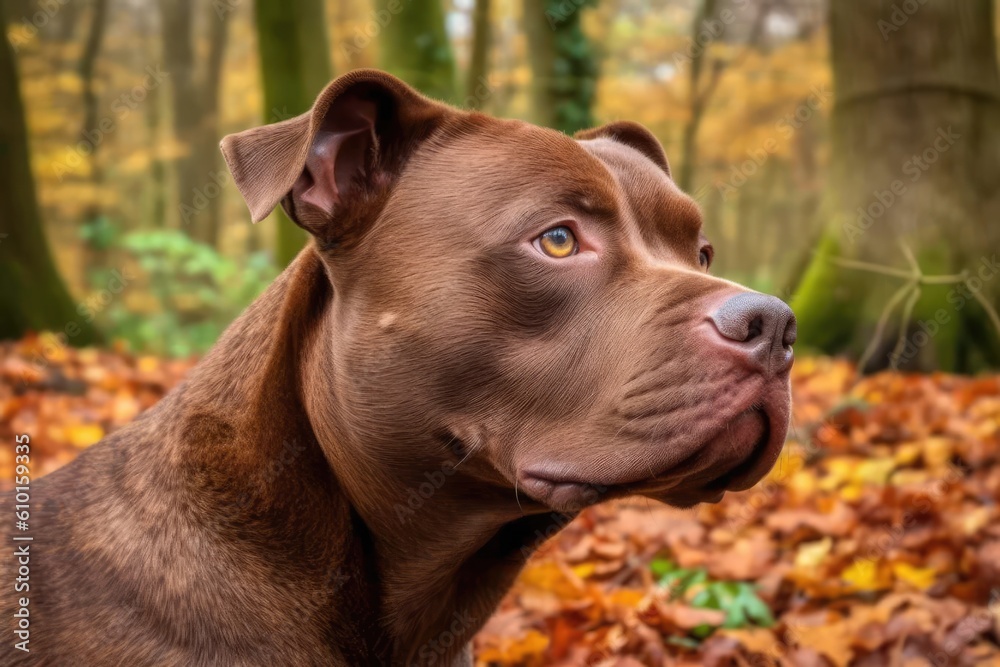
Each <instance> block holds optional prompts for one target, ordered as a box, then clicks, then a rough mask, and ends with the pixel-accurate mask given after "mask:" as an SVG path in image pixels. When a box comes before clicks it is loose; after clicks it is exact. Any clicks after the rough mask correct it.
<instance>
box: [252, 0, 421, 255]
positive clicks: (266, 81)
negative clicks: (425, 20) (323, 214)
mask: <svg viewBox="0 0 1000 667" xmlns="http://www.w3.org/2000/svg"><path fill="white" fill-rule="evenodd" d="M407 11H412V8H410V7H408V9H407ZM254 20H255V21H256V24H257V40H258V48H259V49H260V66H261V80H262V81H263V86H264V118H265V119H266V120H267V122H269V123H273V122H275V121H279V120H285V119H288V118H291V117H292V116H296V115H298V114H300V113H304V112H306V111H308V110H309V108H310V107H311V106H312V103H313V100H314V99H315V98H316V96H317V95H318V94H319V92H320V91H321V90H322V89H323V86H325V85H326V84H327V83H329V81H330V79H331V78H332V68H331V66H330V48H329V42H328V41H327V35H326V16H325V11H324V3H323V0H257V2H255V3H254ZM271 219H272V222H273V223H275V224H277V226H278V228H277V240H278V241H277V248H276V253H275V254H276V259H277V262H278V263H279V265H281V266H286V265H287V264H288V263H289V262H291V261H292V259H294V258H295V255H296V254H298V252H299V250H301V249H302V246H303V245H304V244H305V242H306V233H305V232H304V231H302V229H300V228H299V227H298V226H296V225H295V223H293V222H292V221H291V220H289V219H288V217H287V216H286V215H285V213H284V211H282V210H281V209H280V208H279V209H277V210H276V211H275V212H274V213H273V214H272V215H271Z"/></svg>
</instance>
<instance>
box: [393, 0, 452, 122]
mask: <svg viewBox="0 0 1000 667" xmlns="http://www.w3.org/2000/svg"><path fill="white" fill-rule="evenodd" d="M375 5H376V7H377V10H376V11H377V12H379V15H380V16H384V17H385V19H384V21H382V23H384V25H383V27H382V32H381V34H380V35H379V36H378V45H379V65H380V66H381V67H382V69H384V70H385V71H387V72H389V73H390V74H392V75H394V76H397V77H399V78H400V79H402V80H403V81H406V82H407V83H408V84H410V85H411V86H413V87H414V88H416V89H417V90H419V91H420V92H422V93H424V94H425V95H428V96H430V97H434V98H436V99H439V100H444V101H446V102H456V101H457V100H456V97H457V95H456V86H455V57H454V55H453V54H452V50H451V42H450V41H448V33H447V31H446V30H445V25H444V4H443V3H442V2H441V0H377V1H376V3H375Z"/></svg>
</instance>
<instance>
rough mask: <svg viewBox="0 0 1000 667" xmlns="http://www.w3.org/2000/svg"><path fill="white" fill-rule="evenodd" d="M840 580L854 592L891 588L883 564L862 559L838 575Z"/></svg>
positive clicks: (890, 582) (889, 577)
mask: <svg viewBox="0 0 1000 667" xmlns="http://www.w3.org/2000/svg"><path fill="white" fill-rule="evenodd" d="M840 578H841V579H842V580H844V581H845V582H847V583H848V584H849V585H850V587H851V589H852V590H855V591H880V590H884V589H887V588H891V587H892V578H891V576H890V575H889V573H888V572H886V569H885V566H884V564H883V563H881V562H879V561H874V560H868V559H862V558H859V559H858V560H856V561H854V562H853V563H852V564H851V565H850V567H848V568H847V569H846V570H844V571H843V572H841V573H840Z"/></svg>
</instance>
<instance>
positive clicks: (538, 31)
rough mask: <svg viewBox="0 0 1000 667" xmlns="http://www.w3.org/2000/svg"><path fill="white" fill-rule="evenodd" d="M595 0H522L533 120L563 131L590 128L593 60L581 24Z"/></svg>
mask: <svg viewBox="0 0 1000 667" xmlns="http://www.w3.org/2000/svg"><path fill="white" fill-rule="evenodd" d="M591 4H593V0H573V1H572V2H568V1H567V0H524V33H525V36H526V37H527V39H528V59H529V61H530V63H531V107H532V120H534V121H535V122H536V123H538V124H539V125H545V126H546V127H552V128H555V129H557V130H560V131H562V132H565V133H567V134H572V133H574V132H576V131H577V130H581V129H583V128H586V127H591V126H592V125H593V124H594V118H593V115H592V112H591V107H592V106H593V103H594V93H595V91H596V89H597V63H596V60H595V58H594V54H593V49H592V48H591V45H590V42H589V41H588V40H587V37H586V36H585V35H584V34H583V30H582V29H581V27H580V12H581V11H582V9H583V8H584V7H585V6H587V5H591Z"/></svg>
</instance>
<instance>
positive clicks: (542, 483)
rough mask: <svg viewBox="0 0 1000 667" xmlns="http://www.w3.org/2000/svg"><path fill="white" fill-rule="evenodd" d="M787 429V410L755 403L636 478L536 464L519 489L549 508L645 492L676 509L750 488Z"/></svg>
mask: <svg viewBox="0 0 1000 667" xmlns="http://www.w3.org/2000/svg"><path fill="white" fill-rule="evenodd" d="M786 430H787V414H786V411H785V410H777V411H774V410H768V409H766V408H765V407H762V406H760V405H753V406H751V407H749V408H747V409H745V410H743V411H742V412H740V413H738V414H737V415H736V416H735V417H734V418H732V419H730V420H728V421H727V422H725V423H724V425H723V426H722V427H721V428H720V429H719V430H718V431H717V432H716V433H715V434H714V435H712V436H711V437H710V438H708V439H707V440H706V441H705V443H704V444H703V445H702V446H700V447H698V448H696V450H695V451H694V452H693V453H692V454H690V455H689V456H688V457H687V458H685V459H683V460H681V461H679V462H676V463H672V464H671V465H669V466H668V467H667V468H665V469H662V470H659V471H657V470H655V469H649V468H647V469H646V473H645V474H642V473H640V474H639V475H637V476H636V477H634V478H631V479H626V480H616V479H614V478H610V479H608V478H605V479H607V481H606V482H602V481H598V480H599V478H598V477H597V476H595V477H594V478H592V479H585V478H582V477H578V476H575V475H574V474H573V473H572V472H570V471H568V470H567V469H566V468H564V467H561V466H560V467H554V466H553V467H547V466H544V465H543V466H535V467H532V468H529V469H527V470H525V471H522V473H521V474H520V475H519V477H520V486H521V488H522V489H523V490H524V491H525V492H526V493H527V494H528V495H530V496H531V497H533V498H535V499H536V500H538V501H540V502H541V503H543V504H544V505H546V506H547V507H550V508H552V509H555V510H558V511H563V512H575V511H579V510H581V509H583V508H584V507H587V506H589V505H593V504H595V503H597V502H601V501H604V500H610V499H614V498H620V497H624V496H630V495H642V496H646V497H649V498H653V499H655V500H659V501H662V502H665V503H668V504H670V505H674V506H677V507H691V506H693V505H696V504H698V503H702V502H719V501H720V500H721V499H722V497H723V495H724V494H725V492H726V491H744V490H746V489H749V488H751V487H752V486H753V485H754V484H756V483H757V482H758V481H759V480H760V479H761V478H763V477H764V475H766V474H767V473H768V471H770V469H771V468H772V467H773V466H774V463H775V461H776V460H777V458H778V455H779V454H780V453H781V448H782V446H783V445H784V440H785V433H786Z"/></svg>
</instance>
